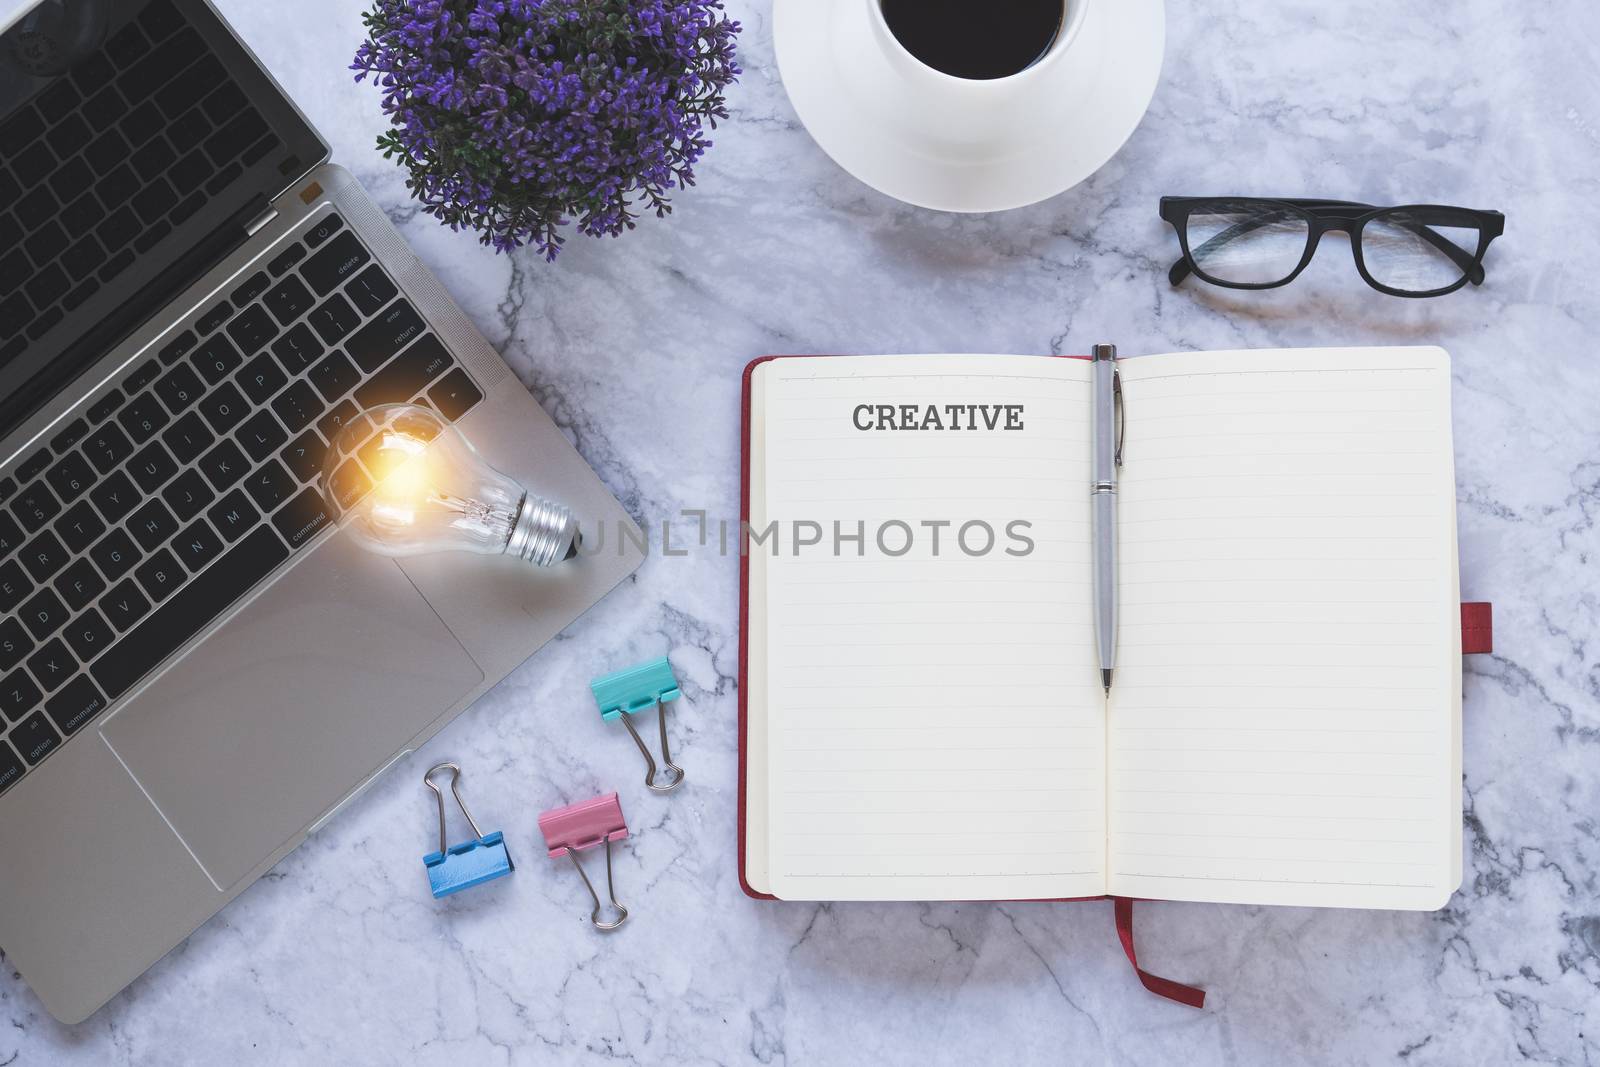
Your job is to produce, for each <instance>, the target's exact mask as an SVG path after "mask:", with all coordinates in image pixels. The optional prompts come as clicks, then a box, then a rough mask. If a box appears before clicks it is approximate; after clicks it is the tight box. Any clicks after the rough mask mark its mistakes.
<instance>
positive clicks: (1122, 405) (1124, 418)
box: [1111, 370, 1128, 467]
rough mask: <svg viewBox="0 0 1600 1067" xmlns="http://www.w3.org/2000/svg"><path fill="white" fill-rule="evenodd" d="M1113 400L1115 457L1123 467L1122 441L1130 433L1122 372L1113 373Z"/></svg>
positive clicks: (1118, 464) (1115, 371)
mask: <svg viewBox="0 0 1600 1067" xmlns="http://www.w3.org/2000/svg"><path fill="white" fill-rule="evenodd" d="M1111 399H1112V402H1113V403H1114V404H1115V405H1116V409H1117V452H1116V456H1115V460H1116V464H1117V466H1119V467H1120V466H1122V439H1123V438H1124V437H1125V436H1127V432H1128V413H1127V410H1126V404H1127V402H1126V401H1125V400H1124V399H1123V397H1122V372H1121V371H1117V370H1114V371H1112V372H1111Z"/></svg>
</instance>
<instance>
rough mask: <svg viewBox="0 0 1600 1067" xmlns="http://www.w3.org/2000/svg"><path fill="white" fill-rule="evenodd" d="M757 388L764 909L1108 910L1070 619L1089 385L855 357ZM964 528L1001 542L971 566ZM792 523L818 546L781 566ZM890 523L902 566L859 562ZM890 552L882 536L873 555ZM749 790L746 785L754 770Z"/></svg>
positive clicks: (995, 368) (966, 361)
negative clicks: (919, 423)
mask: <svg viewBox="0 0 1600 1067" xmlns="http://www.w3.org/2000/svg"><path fill="white" fill-rule="evenodd" d="M756 373H757V375H758V376H759V378H758V382H757V386H758V388H757V392H759V393H762V394H764V395H763V397H762V402H761V404H760V408H759V413H760V423H761V425H760V426H759V427H758V426H756V425H754V423H753V425H752V432H753V434H754V433H755V432H756V431H757V430H759V431H760V434H761V436H762V438H763V446H762V449H761V455H760V459H761V462H762V468H763V469H762V470H760V471H756V470H752V479H753V480H754V479H758V478H759V480H760V481H761V483H762V494H761V498H760V499H759V500H758V501H753V503H758V504H759V505H761V506H762V507H764V509H765V510H764V512H763V511H757V510H753V511H752V518H753V520H754V524H755V525H756V526H757V527H758V528H759V527H761V526H762V525H764V520H766V519H776V520H777V521H778V522H779V524H780V530H781V531H782V536H783V538H784V539H783V542H782V551H781V553H780V554H779V555H778V556H777V557H776V558H771V557H769V556H767V555H766V554H765V552H763V557H762V560H761V562H760V565H759V568H757V567H753V568H752V576H753V579H754V578H756V577H757V576H758V575H759V577H760V580H759V581H756V580H753V581H752V587H753V593H752V597H753V598H752V601H751V604H750V610H751V616H752V620H753V625H752V631H751V632H752V636H755V635H756V632H757V630H758V629H759V630H760V637H759V639H760V644H761V646H762V649H761V650H764V655H765V662H764V664H763V668H764V669H763V671H762V672H761V673H760V674H759V675H757V674H756V673H755V672H752V674H751V677H752V679H754V678H757V677H760V678H761V679H762V681H763V682H764V687H763V691H761V692H754V691H753V692H752V693H751V694H750V701H751V715H750V718H751V720H752V722H754V721H755V720H756V719H758V718H764V720H765V721H764V727H763V729H764V735H765V736H764V740H765V745H766V753H765V767H764V773H765V776H766V787H767V789H766V792H767V795H766V797H765V805H766V818H767V821H768V831H767V841H766V844H767V856H766V859H767V871H766V875H767V880H768V882H769V884H770V890H771V892H773V893H774V894H776V895H777V896H779V897H783V898H785V899H795V900H804V899H810V900H835V899H854V900H950V899H1003V898H1028V897H1058V896H1079V895H1096V894H1099V893H1102V892H1103V891H1104V884H1105V883H1104V849H1105V809H1104V804H1105V782H1104V773H1103V767H1104V757H1105V747H1104V746H1105V733H1104V730H1105V707H1104V697H1103V693H1102V692H1101V691H1100V689H1099V687H1098V686H1097V685H1096V684H1095V682H1096V672H1095V664H1094V660H1093V647H1094V645H1093V641H1092V639H1091V633H1090V626H1091V622H1090V619H1089V617H1088V615H1087V612H1086V611H1085V610H1084V609H1083V607H1082V606H1083V605H1084V604H1087V603H1088V585H1087V580H1088V575H1089V541H1088V526H1087V511H1088V506H1087V493H1086V491H1085V487H1086V485H1087V476H1088V452H1087V445H1088V427H1087V425H1086V422H1085V419H1086V418H1087V414H1088V407H1087V403H1086V398H1087V395H1088V394H1087V382H1088V374H1087V368H1086V365H1085V364H1084V363H1082V362H1081V361H1075V360H1056V359H1039V358H1034V357H1005V356H1000V357H952V356H941V357H908V356H898V357H882V356H862V357H836V358H828V359H816V360H777V361H774V362H772V363H768V364H765V365H763V366H762V367H761V368H759V369H758V370H757V372H756ZM863 403H868V404H873V405H879V404H889V405H895V406H899V405H903V404H913V405H918V406H924V405H928V404H937V405H941V406H943V405H949V404H990V405H1003V404H1020V405H1023V415H1022V422H1023V428H1022V429H1021V430H1013V431H1003V430H979V431H976V432H973V431H970V430H961V431H940V430H917V431H892V432H883V431H872V432H863V431H861V430H859V429H857V428H856V427H855V425H854V424H853V412H854V409H855V407H856V405H858V404H863ZM975 519H981V520H983V521H985V522H987V523H989V524H990V525H991V526H992V527H993V528H994V530H995V531H996V535H997V547H996V549H995V550H994V551H991V552H989V553H988V554H986V555H982V556H976V557H968V556H967V555H965V554H964V553H963V552H962V551H961V550H960V548H959V547H958V546H957V545H956V543H955V542H954V537H955V533H956V526H959V524H961V523H964V522H967V521H969V520H975ZM797 520H800V521H810V522H815V523H818V524H819V525H820V526H821V528H822V529H823V530H824V531H826V534H825V538H824V544H823V545H821V546H818V547H817V548H813V549H808V550H804V551H802V553H801V554H800V555H798V556H796V555H794V554H793V552H792V549H791V547H790V542H789V539H788V529H789V526H790V524H791V523H793V522H795V521H797ZM894 520H898V521H900V522H904V523H907V524H908V525H910V526H911V527H912V528H913V530H914V531H915V534H916V539H915V542H914V544H913V546H912V548H911V549H910V551H908V552H906V553H905V554H904V555H903V556H899V557H892V556H890V555H887V554H886V553H885V551H884V550H883V548H882V546H879V545H878V544H877V543H875V542H876V538H875V532H876V531H877V530H878V529H879V527H880V526H881V525H882V524H884V523H887V522H890V521H894ZM939 520H945V521H949V522H951V523H952V524H954V525H952V526H950V527H946V528H945V529H944V530H943V531H942V533H941V544H940V553H939V555H938V556H937V557H936V556H935V555H934V554H933V551H932V545H931V540H930V533H929V531H928V530H927V529H926V528H924V527H922V526H921V524H922V523H923V522H924V521H939ZM1013 520H1025V521H1028V522H1030V523H1031V524H1032V526H1031V529H1029V530H1027V531H1026V534H1027V536H1028V537H1030V538H1031V539H1032V540H1033V542H1034V548H1033V550H1032V552H1031V553H1030V554H1028V555H1026V556H1024V557H1021V558H1019V557H1015V556H1010V555H1007V554H1006V553H1005V551H1004V548H1005V547H1007V546H1011V547H1015V548H1017V549H1019V550H1021V549H1022V548H1023V547H1024V546H1022V545H1021V543H1020V542H1016V541H1011V540H1009V539H1008V538H1007V537H1006V527H1007V524H1009V523H1010V522H1012V521H1013ZM836 522H837V523H839V524H840V528H841V529H842V530H844V531H845V532H847V533H850V532H854V531H855V530H856V529H857V524H862V526H863V527H864V529H865V531H866V538H865V545H864V548H863V549H862V550H861V554H860V555H857V554H856V549H855V548H854V546H853V545H847V546H846V550H845V552H844V553H843V554H841V555H835V554H834V553H833V552H832V551H831V543H830V540H829V539H831V536H832V531H833V529H834V524H835V523H836ZM973 534H974V537H975V539H971V540H969V547H971V548H973V549H977V548H979V547H981V546H982V544H983V542H984V539H983V538H982V537H981V536H979V535H980V534H981V531H978V530H976V529H975V530H974V531H973ZM903 542H904V537H903V536H901V535H899V534H896V535H894V536H892V537H891V538H890V539H889V540H888V542H887V547H888V549H889V551H891V552H892V551H898V550H899V549H900V548H901V546H902V544H903ZM752 551H756V549H755V548H752ZM753 562H754V561H753ZM763 588H764V593H762V594H761V595H760V596H757V595H756V594H757V593H761V591H762V590H763ZM758 615H759V616H760V620H759V623H757V622H755V619H756V616H758ZM761 650H758V649H755V648H753V649H752V659H754V658H755V656H756V654H757V652H758V651H761ZM763 710H764V715H763V714H762V712H763ZM754 740H755V737H754V735H752V743H753V742H754ZM751 773H752V788H759V785H760V783H759V782H758V781H756V778H757V776H758V775H759V774H760V773H762V771H761V769H760V766H759V762H758V761H756V760H753V761H752V763H751ZM756 807H759V805H757V806H753V807H752V812H754V811H755V809H756ZM759 836H760V835H759V832H754V833H753V835H752V838H751V841H752V843H753V844H754V845H755V847H759V845H760V841H759ZM751 866H752V868H754V867H756V866H758V864H752V865H751Z"/></svg>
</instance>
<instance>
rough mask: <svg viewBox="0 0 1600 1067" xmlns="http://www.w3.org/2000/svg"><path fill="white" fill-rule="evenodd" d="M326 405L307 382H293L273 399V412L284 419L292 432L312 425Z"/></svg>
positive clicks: (297, 431)
mask: <svg viewBox="0 0 1600 1067" xmlns="http://www.w3.org/2000/svg"><path fill="white" fill-rule="evenodd" d="M326 406H327V405H325V404H324V403H323V402H322V399H321V398H320V397H318V396H317V394H316V393H315V392H314V391H313V390H312V388H311V386H309V385H307V384H306V383H305V382H295V383H293V384H292V385H290V386H289V388H287V389H285V390H284V391H283V392H281V393H279V394H278V395H277V396H276V397H274V398H273V400H272V410H273V412H274V413H275V414H276V415H277V416H278V418H279V419H281V420H283V424H284V425H285V426H287V427H288V428H289V432H290V433H299V432H300V431H301V430H303V429H305V428H306V427H307V426H310V425H311V423H312V422H313V421H314V420H315V419H316V418H317V416H318V415H321V414H322V410H323V408H324V407H326Z"/></svg>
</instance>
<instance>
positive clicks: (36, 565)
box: [17, 530, 70, 583]
mask: <svg viewBox="0 0 1600 1067" xmlns="http://www.w3.org/2000/svg"><path fill="white" fill-rule="evenodd" d="M69 556H70V553H69V552H67V550H66V548H65V547H63V546H62V544H61V541H60V539H59V538H57V537H56V535H55V534H53V533H51V532H50V531H49V530H46V531H44V532H43V533H41V534H40V535H39V536H38V537H35V538H34V539H33V540H32V541H29V542H28V543H27V544H25V545H23V546H22V551H20V552H18V553H17V558H18V559H19V560H21V562H22V565H23V566H24V567H26V568H27V569H28V574H29V576H30V577H32V578H33V580H34V581H35V582H41V583H43V582H47V581H49V580H50V577H51V575H53V574H55V573H56V571H58V570H60V569H61V568H62V567H65V566H66V565H67V559H68V558H69Z"/></svg>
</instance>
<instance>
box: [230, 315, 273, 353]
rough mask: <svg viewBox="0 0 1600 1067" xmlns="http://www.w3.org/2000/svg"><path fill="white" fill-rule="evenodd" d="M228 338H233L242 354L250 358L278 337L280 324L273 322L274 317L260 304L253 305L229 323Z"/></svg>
mask: <svg viewBox="0 0 1600 1067" xmlns="http://www.w3.org/2000/svg"><path fill="white" fill-rule="evenodd" d="M228 336H229V337H231V338H233V342H234V344H236V345H238V346H239V351H240V352H242V353H243V354H244V355H246V356H249V355H253V354H254V353H256V352H258V351H260V350H261V349H262V348H263V347H265V346H266V344H267V342H268V341H270V340H272V339H273V338H274V337H276V336H278V324H277V323H275V322H273V321H272V316H271V315H268V314H267V311H266V309H265V308H263V307H262V306H261V305H260V304H252V305H251V306H250V307H247V308H245V309H244V310H243V311H241V312H239V314H238V316H237V317H235V318H234V320H233V321H232V322H230V323H228Z"/></svg>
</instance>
